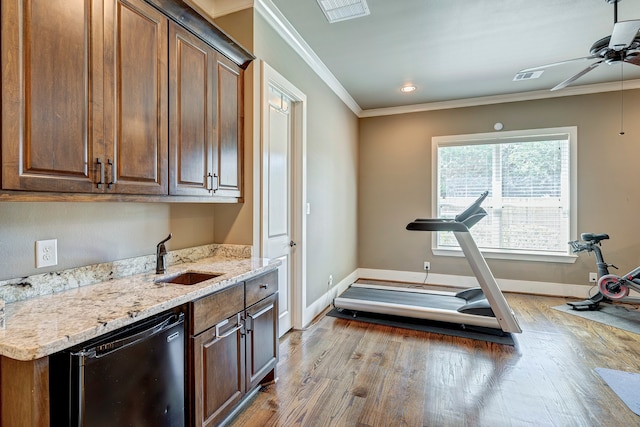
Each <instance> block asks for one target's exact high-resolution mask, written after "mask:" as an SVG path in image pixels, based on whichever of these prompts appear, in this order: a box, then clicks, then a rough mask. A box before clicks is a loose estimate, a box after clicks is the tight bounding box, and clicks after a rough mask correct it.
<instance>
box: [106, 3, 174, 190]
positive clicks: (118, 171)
mask: <svg viewBox="0 0 640 427" xmlns="http://www.w3.org/2000/svg"><path fill="white" fill-rule="evenodd" d="M168 25H169V23H168V19H167V18H166V17H165V16H164V15H163V14H162V13H161V12H159V11H158V10H157V9H155V8H153V7H152V6H150V5H149V4H147V3H146V2H144V1H143V0H105V26H104V32H105V43H104V49H105V54H104V57H105V72H104V80H105V85H104V87H105V95H104V102H105V109H104V120H105V145H106V150H105V153H106V154H105V157H106V159H103V161H106V167H105V169H106V172H105V175H106V176H105V181H106V182H107V191H108V192H114V193H126V194H168V191H169V185H168V157H167V150H168V141H169V134H168V121H169V119H168V102H169V101H168V73H169V70H168V64H167V58H168V38H169V35H168Z"/></svg>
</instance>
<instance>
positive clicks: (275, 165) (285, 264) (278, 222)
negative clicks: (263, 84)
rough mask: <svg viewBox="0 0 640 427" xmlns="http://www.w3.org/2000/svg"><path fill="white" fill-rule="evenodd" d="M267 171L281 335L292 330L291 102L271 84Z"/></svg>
mask: <svg viewBox="0 0 640 427" xmlns="http://www.w3.org/2000/svg"><path fill="white" fill-rule="evenodd" d="M268 91H269V92H268V93H269V108H268V123H269V128H268V130H267V136H268V138H267V140H266V141H264V144H265V151H264V154H265V172H266V175H267V179H266V181H267V182H266V183H265V184H266V196H267V203H266V204H267V215H266V219H267V221H266V232H267V241H266V256H267V258H271V259H279V260H280V261H281V262H282V265H281V266H280V269H279V271H278V291H279V293H280V295H279V299H278V305H279V311H280V313H279V316H280V335H283V334H284V333H285V332H286V331H288V330H289V329H291V325H292V321H291V311H292V307H291V286H290V281H291V280H290V277H291V262H290V257H291V250H292V249H293V245H294V244H295V243H292V242H293V240H292V238H291V219H290V216H291V197H290V194H291V155H290V153H291V140H292V128H291V99H290V98H289V97H287V96H286V95H285V94H284V93H282V92H281V91H280V90H278V89H277V88H275V87H273V86H271V85H269V88H268Z"/></svg>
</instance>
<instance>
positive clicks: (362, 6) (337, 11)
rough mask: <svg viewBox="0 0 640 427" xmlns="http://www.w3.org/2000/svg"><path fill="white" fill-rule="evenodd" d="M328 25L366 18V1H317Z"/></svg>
mask: <svg viewBox="0 0 640 427" xmlns="http://www.w3.org/2000/svg"><path fill="white" fill-rule="evenodd" d="M317 2H318V4H319V5H320V9H322V11H323V12H324V16H326V17H327V20H328V21H329V23H330V24H333V23H334V22H340V21H346V20H347V19H354V18H360V17H362V16H367V15H368V14H369V13H370V12H369V6H367V0H317Z"/></svg>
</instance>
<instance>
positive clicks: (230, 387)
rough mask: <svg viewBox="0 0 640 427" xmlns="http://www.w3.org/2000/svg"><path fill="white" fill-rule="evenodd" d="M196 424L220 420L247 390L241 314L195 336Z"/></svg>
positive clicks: (194, 395) (210, 423) (212, 422)
mask: <svg viewBox="0 0 640 427" xmlns="http://www.w3.org/2000/svg"><path fill="white" fill-rule="evenodd" d="M192 343H193V359H194V367H193V378H194V394H193V400H194V417H195V420H194V422H193V424H194V425H196V426H210V425H216V424H217V423H219V422H220V421H221V420H222V419H224V417H225V416H226V415H228V414H229V412H230V411H231V410H232V409H233V407H234V406H235V405H236V404H237V403H238V402H240V400H241V399H242V397H243V396H244V393H245V388H244V385H245V384H244V382H245V370H244V363H245V359H244V356H245V353H244V351H245V350H244V348H245V337H244V334H243V333H242V320H241V316H240V314H237V315H235V316H232V317H230V318H229V319H227V320H224V321H223V322H220V323H218V325H216V326H214V327H212V328H210V329H208V330H206V331H205V332H203V333H201V334H200V335H197V336H196V337H194V338H192Z"/></svg>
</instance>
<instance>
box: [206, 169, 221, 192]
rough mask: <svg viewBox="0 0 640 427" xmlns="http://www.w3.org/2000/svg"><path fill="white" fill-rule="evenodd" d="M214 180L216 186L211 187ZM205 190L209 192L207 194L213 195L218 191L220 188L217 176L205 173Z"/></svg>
mask: <svg viewBox="0 0 640 427" xmlns="http://www.w3.org/2000/svg"><path fill="white" fill-rule="evenodd" d="M214 178H215V179H216V186H215V187H214V186H213V179H214ZM206 186H207V190H209V193H215V192H216V191H218V189H219V188H220V178H218V174H217V173H214V174H213V175H211V173H207V183H206Z"/></svg>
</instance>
